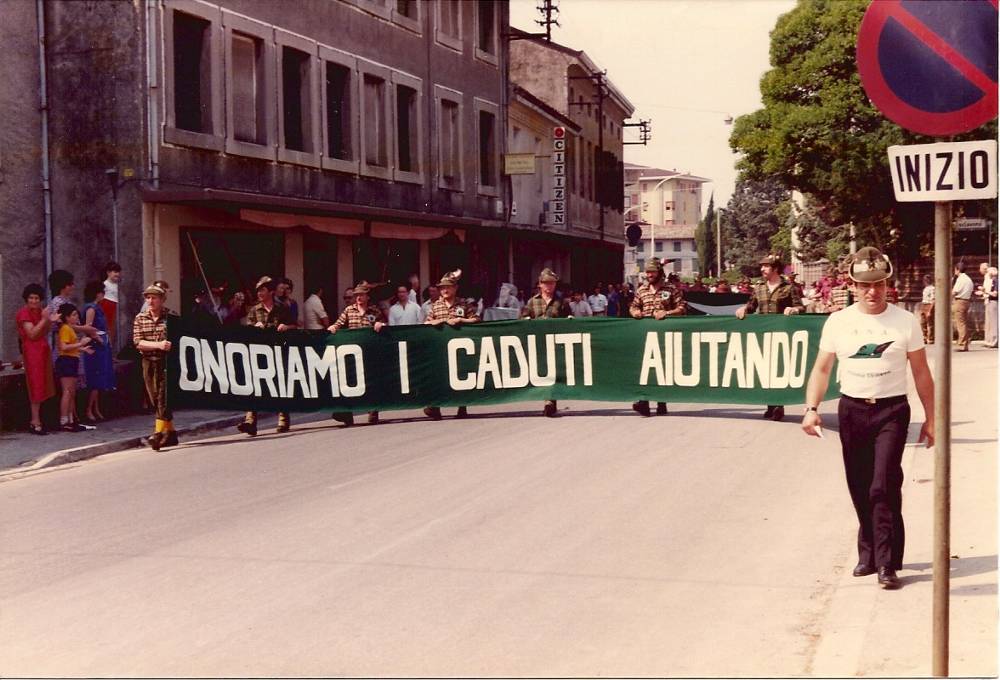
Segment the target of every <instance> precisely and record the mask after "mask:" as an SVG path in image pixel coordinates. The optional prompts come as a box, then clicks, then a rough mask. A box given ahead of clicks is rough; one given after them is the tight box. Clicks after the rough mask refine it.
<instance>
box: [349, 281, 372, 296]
mask: <svg viewBox="0 0 1000 680" xmlns="http://www.w3.org/2000/svg"><path fill="white" fill-rule="evenodd" d="M372 288H374V286H373V285H372V284H370V283H368V282H367V281H364V280H362V281H361V282H360V283H358V284H357V285H356V286H354V288H352V289H351V295H368V294H369V293H371V292H372Z"/></svg>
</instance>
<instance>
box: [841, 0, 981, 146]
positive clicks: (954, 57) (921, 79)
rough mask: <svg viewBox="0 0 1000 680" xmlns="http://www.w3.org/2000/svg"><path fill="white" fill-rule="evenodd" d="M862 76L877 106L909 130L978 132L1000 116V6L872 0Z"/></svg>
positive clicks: (864, 26)
mask: <svg viewBox="0 0 1000 680" xmlns="http://www.w3.org/2000/svg"><path fill="white" fill-rule="evenodd" d="M858 73H859V74H860V75H861V83H862V84H863V85H864V87H865V92H867V93H868V97H869V99H871V101H872V104H874V105H875V106H876V107H877V108H878V109H879V110H880V111H881V112H882V113H883V114H885V115H886V117H888V118H889V119H890V120H892V121H894V122H896V123H898V124H899V125H901V126H903V127H904V128H906V129H907V130H911V131H913V132H919V133H921V134H925V135H936V136H947V135H954V134H959V133H961V132H968V131H969V130H974V129H975V128H977V127H979V126H980V125H983V124H984V123H987V122H989V121H991V120H993V119H994V118H996V117H997V0H958V1H956V0H873V2H872V4H871V5H870V6H869V7H868V11H867V12H865V17H864V19H863V20H862V21H861V28H860V29H859V30H858Z"/></svg>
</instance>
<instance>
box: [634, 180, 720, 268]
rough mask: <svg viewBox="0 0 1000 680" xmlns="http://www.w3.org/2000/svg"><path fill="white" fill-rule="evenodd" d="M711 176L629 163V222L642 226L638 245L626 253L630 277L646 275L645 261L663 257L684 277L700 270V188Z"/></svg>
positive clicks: (669, 265) (667, 263)
mask: <svg viewBox="0 0 1000 680" xmlns="http://www.w3.org/2000/svg"><path fill="white" fill-rule="evenodd" d="M709 181H711V180H709V179H706V178H705V177H698V176H697V175H692V174H690V173H683V172H678V171H676V170H663V169H661V168H650V167H646V166H643V165H635V164H632V163H626V164H625V195H624V204H625V221H626V222H627V223H629V224H633V223H635V224H638V225H639V226H640V227H641V228H642V239H641V241H640V243H639V245H638V246H636V247H634V248H628V251H629V252H626V253H625V270H626V275H627V276H628V277H629V278H630V279H636V278H639V277H641V273H642V271H643V267H644V266H645V263H646V260H648V259H649V258H651V257H654V256H655V257H658V258H660V259H661V260H664V261H665V262H666V266H665V269H666V270H667V271H673V272H677V273H678V274H679V275H681V276H694V275H704V274H703V273H702V272H699V271H698V248H697V245H696V243H695V231H696V230H697V228H698V223H699V221H700V220H701V187H702V185H703V184H704V183H706V182H709Z"/></svg>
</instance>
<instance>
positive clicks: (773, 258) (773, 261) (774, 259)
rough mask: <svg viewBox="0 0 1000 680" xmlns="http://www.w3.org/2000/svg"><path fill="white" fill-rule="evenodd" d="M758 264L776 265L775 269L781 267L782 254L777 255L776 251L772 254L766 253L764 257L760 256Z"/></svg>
mask: <svg viewBox="0 0 1000 680" xmlns="http://www.w3.org/2000/svg"><path fill="white" fill-rule="evenodd" d="M758 264H767V265H770V266H772V267H774V268H775V269H781V256H780V255H775V254H774V253H771V254H770V255H765V256H764V257H762V258H760V262H759V263H758Z"/></svg>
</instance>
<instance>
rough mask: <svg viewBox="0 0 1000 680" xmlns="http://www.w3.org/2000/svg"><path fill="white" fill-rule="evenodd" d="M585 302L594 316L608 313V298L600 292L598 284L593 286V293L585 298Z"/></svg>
mask: <svg viewBox="0 0 1000 680" xmlns="http://www.w3.org/2000/svg"><path fill="white" fill-rule="evenodd" d="M587 303H588V304H589V305H590V310H591V311H592V312H593V313H594V316H607V315H608V298H607V297H605V295H604V293H602V292H601V287H600V285H598V286H595V287H594V294H593V295H591V296H590V297H588V298H587Z"/></svg>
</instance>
